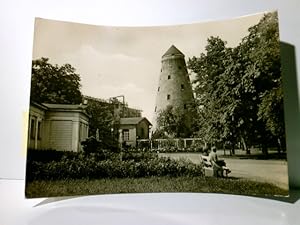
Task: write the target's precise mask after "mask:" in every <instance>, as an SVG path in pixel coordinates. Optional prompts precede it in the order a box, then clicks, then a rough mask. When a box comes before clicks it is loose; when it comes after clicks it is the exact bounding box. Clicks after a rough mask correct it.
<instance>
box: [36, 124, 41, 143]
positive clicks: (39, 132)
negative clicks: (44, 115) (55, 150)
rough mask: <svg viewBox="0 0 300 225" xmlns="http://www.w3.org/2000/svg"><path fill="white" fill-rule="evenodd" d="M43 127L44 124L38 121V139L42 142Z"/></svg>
mask: <svg viewBox="0 0 300 225" xmlns="http://www.w3.org/2000/svg"><path fill="white" fill-rule="evenodd" d="M41 126H42V122H41V121H38V122H37V129H38V130H37V138H38V139H39V140H41V139H42V132H41V129H42V128H41Z"/></svg>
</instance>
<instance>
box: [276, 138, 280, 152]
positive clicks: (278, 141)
mask: <svg viewBox="0 0 300 225" xmlns="http://www.w3.org/2000/svg"><path fill="white" fill-rule="evenodd" d="M277 144H278V145H277V151H278V153H279V154H280V153H281V141H280V138H277Z"/></svg>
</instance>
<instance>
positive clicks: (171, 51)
mask: <svg viewBox="0 0 300 225" xmlns="http://www.w3.org/2000/svg"><path fill="white" fill-rule="evenodd" d="M168 55H182V56H184V54H183V53H182V52H181V51H179V50H178V48H176V47H175V46H174V45H172V46H171V47H170V48H169V49H168V51H166V53H165V54H163V56H162V57H164V56H168Z"/></svg>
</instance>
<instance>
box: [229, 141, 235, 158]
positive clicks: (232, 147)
mask: <svg viewBox="0 0 300 225" xmlns="http://www.w3.org/2000/svg"><path fill="white" fill-rule="evenodd" d="M234 154H235V149H234V143H233V142H232V143H231V149H230V155H234Z"/></svg>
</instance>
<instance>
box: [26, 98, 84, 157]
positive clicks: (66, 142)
mask: <svg viewBox="0 0 300 225" xmlns="http://www.w3.org/2000/svg"><path fill="white" fill-rule="evenodd" d="M85 108H86V106H85V105H71V104H46V103H43V104H38V103H30V109H29V123H28V146H27V147H28V148H31V149H54V150H61V151H74V152H78V151H81V149H82V147H81V144H80V143H81V141H83V140H85V139H86V138H87V137H88V129H89V115H88V114H87V113H86V112H85Z"/></svg>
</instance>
